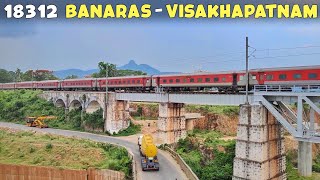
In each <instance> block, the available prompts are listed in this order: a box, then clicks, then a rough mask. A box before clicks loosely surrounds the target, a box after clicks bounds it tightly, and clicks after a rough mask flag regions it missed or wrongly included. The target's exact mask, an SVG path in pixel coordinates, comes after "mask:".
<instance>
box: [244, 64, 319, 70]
mask: <svg viewBox="0 0 320 180" xmlns="http://www.w3.org/2000/svg"><path fill="white" fill-rule="evenodd" d="M306 69H320V65H314V66H294V67H276V68H259V69H251V70H250V71H279V70H306Z"/></svg>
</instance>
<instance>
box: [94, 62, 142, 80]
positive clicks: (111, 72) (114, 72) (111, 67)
mask: <svg viewBox="0 0 320 180" xmlns="http://www.w3.org/2000/svg"><path fill="white" fill-rule="evenodd" d="M98 67H99V72H98V73H93V74H92V77H94V78H100V77H106V67H108V77H117V76H138V75H146V73H144V72H142V71H134V70H118V69H117V66H116V65H115V64H111V63H105V62H99V64H98Z"/></svg>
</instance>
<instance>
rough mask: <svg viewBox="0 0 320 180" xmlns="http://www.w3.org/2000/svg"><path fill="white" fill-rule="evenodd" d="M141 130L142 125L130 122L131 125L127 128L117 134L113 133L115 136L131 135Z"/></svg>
mask: <svg viewBox="0 0 320 180" xmlns="http://www.w3.org/2000/svg"><path fill="white" fill-rule="evenodd" d="M139 132H141V125H135V124H133V123H132V122H130V126H129V127H128V128H127V129H124V130H121V131H119V132H118V133H117V134H113V136H130V135H134V134H137V133H139Z"/></svg>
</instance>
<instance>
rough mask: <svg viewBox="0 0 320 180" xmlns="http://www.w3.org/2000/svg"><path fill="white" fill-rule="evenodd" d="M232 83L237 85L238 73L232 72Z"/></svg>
mask: <svg viewBox="0 0 320 180" xmlns="http://www.w3.org/2000/svg"><path fill="white" fill-rule="evenodd" d="M232 79H233V80H232V85H233V86H237V83H238V75H237V74H236V73H234V74H232Z"/></svg>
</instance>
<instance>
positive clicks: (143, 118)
mask: <svg viewBox="0 0 320 180" xmlns="http://www.w3.org/2000/svg"><path fill="white" fill-rule="evenodd" d="M132 118H133V119H134V120H158V117H148V116H138V115H136V116H132Z"/></svg>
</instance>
